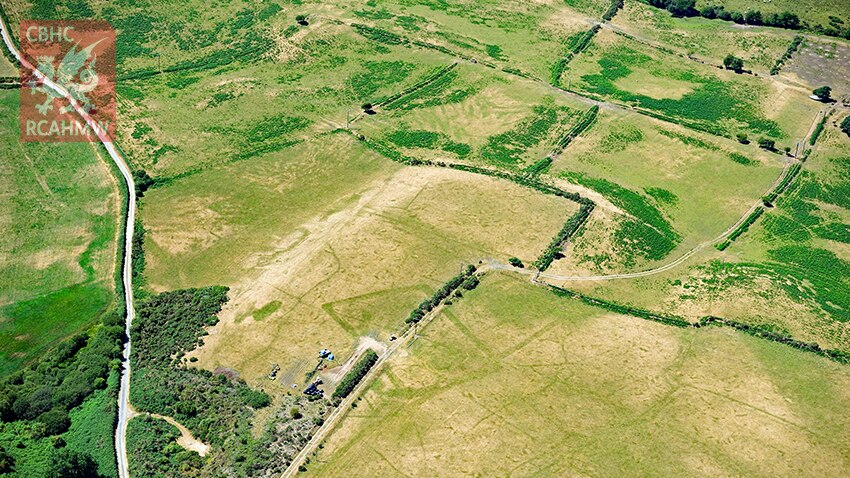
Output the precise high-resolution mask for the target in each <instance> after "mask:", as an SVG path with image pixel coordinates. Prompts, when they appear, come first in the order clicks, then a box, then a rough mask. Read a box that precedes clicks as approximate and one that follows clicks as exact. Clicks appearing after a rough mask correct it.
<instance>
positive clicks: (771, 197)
mask: <svg viewBox="0 0 850 478" xmlns="http://www.w3.org/2000/svg"><path fill="white" fill-rule="evenodd" d="M802 168H803V164H802V163H794V164H793V165H792V166H791V167H790V168H788V172H787V173H786V174H785V177H784V178H782V181H781V182H780V183H779V184H778V185H777V186H776V187H775V188H774V189H773V191H771V192H769V193H767V194H765V195H764V197H762V202H763V203H764V205H765V206H768V207H771V206H772V205H773V202H774V201H776V198H777V197H779V195H780V194H782V192H783V191H785V190H786V189H787V188H788V185H790V184H791V181H793V180H794V178H796V177H797V175H798V174H800V170H801V169H802Z"/></svg>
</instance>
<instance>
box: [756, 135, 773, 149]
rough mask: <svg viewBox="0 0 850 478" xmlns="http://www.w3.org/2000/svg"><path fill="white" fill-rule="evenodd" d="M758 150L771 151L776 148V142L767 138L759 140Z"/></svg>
mask: <svg viewBox="0 0 850 478" xmlns="http://www.w3.org/2000/svg"><path fill="white" fill-rule="evenodd" d="M759 148H762V149H766V150H769V151H773V149H774V148H776V141H774V140H772V139H767V138H759Z"/></svg>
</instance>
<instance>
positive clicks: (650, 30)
mask: <svg viewBox="0 0 850 478" xmlns="http://www.w3.org/2000/svg"><path fill="white" fill-rule="evenodd" d="M613 25H615V26H616V27H619V28H622V29H623V30H624V31H626V32H628V33H629V34H632V35H635V36H636V37H637V38H639V39H644V40H648V41H652V42H655V43H658V44H662V45H664V46H665V47H667V48H671V49H673V50H675V51H681V52H685V53H687V54H688V55H695V56H696V57H699V58H701V59H703V60H706V61H708V62H709V63H710V64H713V65H722V64H723V58H724V57H726V55H729V54H732V55H735V56H737V57H739V58H741V59H743V60H744V67H745V68H747V69H749V70H753V71H755V72H756V73H758V74H759V75H761V76H766V75H767V74H768V73H769V72H770V69H771V67H773V65H774V63H775V62H776V59H777V58H779V57H780V56H781V55H782V53H784V52H785V50H786V49H787V48H788V45H789V44H790V43H791V40H792V39H793V37H794V35H795V33H794V32H790V31H787V30H780V29H776V28H764V27H746V28H742V27H740V26H739V25H736V24H734V23H732V22H726V21H723V20H708V19H705V18H702V17H691V18H675V17H672V16H670V13H669V12H668V11H666V10H661V9H658V8H655V7H651V6H649V5H646V4H644V3H641V2H637V1H635V2H626V4H625V5H624V7H623V10H622V11H621V12H620V13H619V14H618V15H617V16H616V17H615V18H614V21H613Z"/></svg>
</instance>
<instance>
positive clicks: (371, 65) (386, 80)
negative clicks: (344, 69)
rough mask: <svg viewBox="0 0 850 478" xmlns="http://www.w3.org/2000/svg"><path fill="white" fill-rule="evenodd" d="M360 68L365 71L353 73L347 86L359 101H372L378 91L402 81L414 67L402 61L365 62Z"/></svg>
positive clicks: (375, 101)
mask: <svg viewBox="0 0 850 478" xmlns="http://www.w3.org/2000/svg"><path fill="white" fill-rule="evenodd" d="M361 65H362V67H363V68H365V70H366V71H363V72H359V73H355V74H354V75H352V76H351V77H350V78H349V79H348V84H349V86H350V87H351V89H352V90H353V91H354V94H355V95H356V96H357V99H358V100H360V101H364V100H373V103H374V104H380V103H381V101H380V100H374V98H373V96H374V94H375V92H377V91H378V90H379V89H381V88H384V87H387V86H390V85H394V84H396V83H400V82H402V81H404V80H405V79H406V78H407V77H408V75H409V74H410V72H412V71H413V70H415V69H416V65H414V64H412V63H407V62H404V61H365V62H363V63H362V64H361Z"/></svg>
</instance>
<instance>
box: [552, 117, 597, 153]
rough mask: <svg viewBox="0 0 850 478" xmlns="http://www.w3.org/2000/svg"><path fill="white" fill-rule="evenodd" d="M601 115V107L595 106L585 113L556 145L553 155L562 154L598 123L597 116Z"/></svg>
mask: <svg viewBox="0 0 850 478" xmlns="http://www.w3.org/2000/svg"><path fill="white" fill-rule="evenodd" d="M598 113H599V106H597V105H593V106H591V107H590V108H588V110H587V111H585V112H584V114H583V115H582V117H581V119H580V120H579V121H578V123H576V124H575V126H573V127H572V128H570V130H569V131H568V132H567V134H565V135H564V136H563V137H562V138H561V139H559V140H558V143H557V144H556V145H555V148H554V149H553V150H552V154H553V155H555V154H561V152H563V151H564V149H566V147H567V146H569V144H570V143H571V142H572V141H573V140H574V139H575V138H576V137H577V136H578V135H580V134H581V133H583V132H584V130H586V129H587V128H589V127H590V125H592V124H593V122H594V121H596V115H597V114H598Z"/></svg>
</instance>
